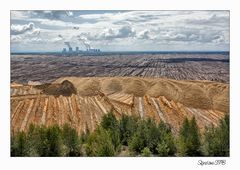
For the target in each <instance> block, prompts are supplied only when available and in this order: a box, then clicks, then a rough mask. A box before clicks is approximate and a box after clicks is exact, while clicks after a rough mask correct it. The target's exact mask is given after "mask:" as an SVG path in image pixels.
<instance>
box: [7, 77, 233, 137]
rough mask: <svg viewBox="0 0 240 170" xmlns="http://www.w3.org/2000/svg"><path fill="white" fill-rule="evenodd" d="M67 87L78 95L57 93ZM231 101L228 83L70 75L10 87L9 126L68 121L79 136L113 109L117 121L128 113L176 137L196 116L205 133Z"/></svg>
mask: <svg viewBox="0 0 240 170" xmlns="http://www.w3.org/2000/svg"><path fill="white" fill-rule="evenodd" d="M66 81H67V82H68V83H66ZM69 83H70V84H71V85H69ZM66 84H67V86H68V87H74V88H75V89H76V90H77V92H76V93H64V94H68V95H61V94H59V92H62V91H59V89H65V90H66V88H65V85H66ZM67 90H68V89H67ZM49 91H50V92H51V93H49ZM54 91H57V92H58V93H56V94H55V93H54ZM64 92H66V91H64ZM67 92H68V91H67ZM228 100H229V86H228V84H224V83H216V82H211V81H177V80H171V79H160V78H155V79H151V78H137V77H135V78H134V77H131V78H130V77H114V78H109V77H102V78H78V77H66V78H60V79H58V80H56V81H55V82H53V83H52V84H50V85H44V86H39V85H35V86H30V85H19V84H12V85H11V128H12V130H13V131H19V130H26V129H27V128H28V126H29V125H30V124H31V123H35V124H42V125H51V124H59V125H63V124H65V123H69V124H71V125H72V126H73V127H75V128H76V129H77V131H78V132H79V133H80V132H84V131H86V129H87V128H88V129H89V130H94V129H95V128H96V126H97V124H98V123H99V122H100V121H101V117H102V116H103V115H104V114H106V113H107V112H109V111H113V112H114V114H115V115H116V116H117V117H120V116H121V114H128V115H136V116H139V117H141V118H146V117H152V118H154V119H155V120H156V121H164V122H167V123H169V124H170V125H171V126H172V129H173V132H174V133H177V132H178V130H179V127H180V125H181V123H182V121H183V119H184V117H185V116H187V117H189V118H190V117H192V116H195V117H196V120H197V123H198V125H199V127H200V128H201V129H202V130H203V129H204V127H205V126H208V125H210V124H214V125H216V124H217V122H218V120H219V119H220V118H222V117H223V116H224V115H225V114H228V112H229V101H228Z"/></svg>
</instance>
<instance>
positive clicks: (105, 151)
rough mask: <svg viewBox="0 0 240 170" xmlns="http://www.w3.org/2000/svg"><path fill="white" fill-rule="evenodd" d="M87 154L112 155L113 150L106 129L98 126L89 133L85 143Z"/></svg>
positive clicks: (113, 153)
mask: <svg viewBox="0 0 240 170" xmlns="http://www.w3.org/2000/svg"><path fill="white" fill-rule="evenodd" d="M85 149H86V153H87V155H88V156H114V155H115V150H114V145H113V144H112V140H111V136H110V133H109V131H108V130H106V129H104V128H102V127H98V128H97V129H96V130H95V131H94V132H93V133H91V134H90V135H89V136H88V138H87V140H86V144H85Z"/></svg>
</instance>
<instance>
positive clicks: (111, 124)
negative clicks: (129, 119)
mask: <svg viewBox="0 0 240 170" xmlns="http://www.w3.org/2000/svg"><path fill="white" fill-rule="evenodd" d="M100 126H101V127H102V128H103V129H105V130H107V131H108V133H109V135H110V138H111V140H112V144H113V145H114V149H115V150H119V149H120V144H121V141H120V129H119V122H118V120H117V119H116V117H115V115H114V114H113V112H109V113H108V114H106V115H104V116H103V118H102V121H101V123H100Z"/></svg>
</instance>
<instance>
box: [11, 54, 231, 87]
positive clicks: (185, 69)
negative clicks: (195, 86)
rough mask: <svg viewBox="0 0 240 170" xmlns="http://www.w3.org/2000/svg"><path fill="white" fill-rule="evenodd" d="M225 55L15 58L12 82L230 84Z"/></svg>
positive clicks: (16, 56) (27, 56) (39, 56)
mask: <svg viewBox="0 0 240 170" xmlns="http://www.w3.org/2000/svg"><path fill="white" fill-rule="evenodd" d="M228 57H229V56H228V55H225V54H155V55H150V54H137V55H108V56H81V57H80V56H76V57H61V56H46V55H12V56H11V82H18V83H27V82H28V81H40V82H52V81H54V80H55V79H57V78H60V77H66V76H77V77H114V76H120V77H121V76H139V77H161V78H171V79H175V80H211V81H217V82H225V83H228V82H229V59H228Z"/></svg>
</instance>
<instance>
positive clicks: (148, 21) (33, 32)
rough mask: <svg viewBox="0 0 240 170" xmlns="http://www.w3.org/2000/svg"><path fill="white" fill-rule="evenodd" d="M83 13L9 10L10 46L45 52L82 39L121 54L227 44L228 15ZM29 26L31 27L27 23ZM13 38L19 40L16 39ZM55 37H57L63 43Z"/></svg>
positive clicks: (226, 45) (127, 12)
mask: <svg viewBox="0 0 240 170" xmlns="http://www.w3.org/2000/svg"><path fill="white" fill-rule="evenodd" d="M87 13H88V14H84V13H83V12H81V13H78V11H74V12H72V11H40V12H36V11H30V12H29V11H25V12H19V11H13V12H11V15H12V16H14V17H12V19H13V18H15V19H13V20H12V24H13V25H12V26H13V28H12V27H11V35H12V36H13V35H15V36H13V37H12V36H11V39H12V42H17V41H18V42H19V41H23V42H25V43H27V42H30V41H34V42H39V43H41V42H42V43H45V44H48V45H49V48H50V47H53V48H58V49H61V48H62V45H63V41H69V42H71V44H76V45H77V44H79V41H78V37H77V36H78V35H81V36H84V37H86V38H87V40H88V41H89V43H91V45H92V46H94V47H95V46H96V47H99V48H103V50H104V49H107V48H110V49H116V48H120V47H124V48H126V50H128V49H127V48H131V49H133V50H134V48H135V47H136V49H141V48H142V50H144V49H145V50H151V48H152V49H154V50H156V49H158V48H159V50H161V47H162V48H165V47H166V46H167V45H168V46H169V47H171V46H172V47H173V48H175V47H176V48H180V47H181V46H182V48H183V49H184V48H191V49H198V48H201V47H206V46H205V44H208V46H209V47H211V48H212V47H216V48H220V46H219V44H221V47H223V46H224V45H225V48H226V49H227V48H228V45H229V13H228V12H227V11H124V12H109V11H106V12H105V13H103V12H97V13H96V12H94V11H93V12H92V13H89V12H87ZM16 18H18V19H19V20H16ZM31 22H32V23H34V25H32V24H30V23H31ZM22 23H28V24H22ZM76 28H77V29H76ZM40 32H41V34H39V33H40ZM22 34H24V35H22ZM16 35H21V38H19V37H17V36H16ZM58 35H62V36H63V37H64V39H61V38H60V37H59V36H58ZM34 37H37V38H39V39H37V38H35V39H34ZM40 38H41V40H40ZM26 39H28V40H26ZM45 44H44V45H45ZM106 44H108V45H106ZM126 44H127V45H126ZM176 44H177V45H176ZM186 44H188V45H186ZM189 44H191V45H189ZM57 45H58V47H57ZM194 45H195V46H194ZM191 49H190V50H191Z"/></svg>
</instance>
